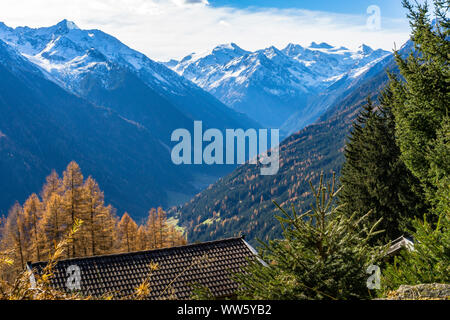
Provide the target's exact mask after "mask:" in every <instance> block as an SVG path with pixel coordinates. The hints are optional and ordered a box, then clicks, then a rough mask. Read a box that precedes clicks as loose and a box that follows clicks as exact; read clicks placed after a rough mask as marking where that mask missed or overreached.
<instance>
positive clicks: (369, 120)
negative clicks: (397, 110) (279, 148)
mask: <svg viewBox="0 0 450 320" xmlns="http://www.w3.org/2000/svg"><path fill="white" fill-rule="evenodd" d="M391 103H392V94H391V92H390V91H389V89H387V90H385V91H384V92H383V93H382V94H381V97H380V103H379V106H377V107H375V106H374V105H373V103H372V101H371V100H370V99H369V100H368V103H367V104H366V105H365V106H364V107H363V109H362V111H361V112H360V114H359V116H358V117H357V119H356V121H355V123H354V124H353V130H352V132H351V135H350V137H349V139H348V143H347V145H346V148H345V151H344V153H345V163H344V165H343V168H342V171H341V178H340V181H341V184H342V191H341V193H340V195H339V199H340V202H341V203H344V204H345V206H343V207H342V211H343V212H344V213H345V214H346V215H347V216H351V215H353V214H354V213H356V214H357V216H360V217H361V216H363V215H364V214H366V213H367V212H368V211H372V214H371V216H370V218H369V220H370V221H371V222H375V221H377V220H378V219H380V218H383V220H382V222H381V224H380V228H381V229H383V230H385V232H384V233H382V234H380V235H379V236H378V237H377V238H374V239H373V240H374V241H376V240H377V241H381V242H383V243H388V242H389V241H390V240H393V239H395V238H397V237H399V236H400V235H402V234H403V233H404V232H405V229H406V228H407V227H409V221H410V220H411V219H413V218H415V217H417V216H420V215H421V214H423V212H424V211H425V210H426V209H425V201H424V199H423V191H422V189H421V187H420V183H419V181H418V179H417V178H416V177H414V176H413V175H412V173H411V172H410V171H409V169H408V168H407V167H406V166H405V164H404V163H403V161H402V160H401V153H400V149H399V147H398V146H397V144H396V141H395V119H394V116H393V114H392V109H391V107H390V106H391Z"/></svg>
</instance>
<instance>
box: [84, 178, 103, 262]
mask: <svg viewBox="0 0 450 320" xmlns="http://www.w3.org/2000/svg"><path fill="white" fill-rule="evenodd" d="M83 191H84V197H85V200H86V213H87V214H86V216H85V217H84V219H85V221H84V223H83V226H82V229H85V230H86V231H85V234H86V236H85V238H86V239H88V243H86V245H87V246H89V248H90V250H89V253H88V254H89V255H96V254H98V253H99V252H100V249H99V248H100V246H101V245H100V242H101V241H102V240H103V239H102V233H103V232H104V229H103V226H102V224H101V223H102V222H105V220H106V219H101V218H100V217H101V216H104V215H108V214H109V210H108V209H107V208H105V205H104V204H105V202H104V195H103V192H102V191H101V190H100V187H99V186H98V184H97V182H96V181H95V180H94V179H93V178H92V177H89V178H88V179H87V180H86V182H85V184H84V186H83ZM102 220H103V221H102ZM104 246H105V245H103V247H104Z"/></svg>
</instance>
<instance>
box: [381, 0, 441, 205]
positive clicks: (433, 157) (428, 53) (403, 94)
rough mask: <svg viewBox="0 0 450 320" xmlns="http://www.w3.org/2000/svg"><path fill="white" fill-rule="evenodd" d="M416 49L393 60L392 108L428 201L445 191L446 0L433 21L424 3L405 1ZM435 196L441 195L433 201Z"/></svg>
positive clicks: (436, 6)
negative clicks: (404, 56) (397, 70)
mask: <svg viewBox="0 0 450 320" xmlns="http://www.w3.org/2000/svg"><path fill="white" fill-rule="evenodd" d="M403 5H404V6H405V7H406V8H407V9H408V11H409V14H408V18H409V20H410V25H411V28H412V35H411V39H412V41H413V42H414V48H415V52H412V53H411V54H410V55H409V56H408V57H407V58H402V56H401V55H400V53H399V52H396V53H395V59H396V62H397V65H398V67H399V69H400V74H401V78H400V77H396V76H395V75H393V74H391V75H390V78H391V90H392V92H393V95H394V99H393V102H394V105H393V112H394V114H395V118H396V135H397V137H398V144H399V146H400V150H401V153H402V159H403V161H404V162H405V164H406V166H407V167H408V168H409V169H410V170H411V172H412V173H413V174H414V175H415V176H416V177H417V178H418V179H419V180H420V181H421V183H422V184H423V186H424V188H425V190H426V192H427V197H428V200H429V201H430V203H431V205H432V206H433V207H434V208H435V209H436V210H434V212H435V213H437V212H436V211H437V210H439V208H440V207H441V204H439V201H449V200H448V197H444V198H442V197H439V196H438V193H439V194H447V195H448V194H450V127H449V125H448V123H449V109H450V108H449V103H450V98H449V97H450V86H449V82H450V63H449V59H450V41H449V37H450V31H449V25H450V21H449V17H448V10H449V2H448V1H442V0H434V11H435V12H434V13H435V16H436V18H435V19H434V21H432V20H431V18H430V9H429V6H428V4H427V3H425V4H419V3H416V5H412V4H411V3H410V2H409V1H407V0H404V1H403ZM438 199H440V200H439V201H438Z"/></svg>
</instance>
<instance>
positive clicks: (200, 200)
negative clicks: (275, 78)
mask: <svg viewBox="0 0 450 320" xmlns="http://www.w3.org/2000/svg"><path fill="white" fill-rule="evenodd" d="M404 49H405V50H407V49H408V45H406V46H405V48H404ZM386 68H388V69H394V68H395V62H394V60H393V56H388V57H385V58H384V59H383V60H382V61H379V63H378V64H376V65H373V66H371V68H369V70H367V73H366V74H367V77H366V78H364V79H363V80H361V82H359V83H355V85H354V86H353V87H352V89H351V90H347V91H346V90H344V91H343V92H342V93H341V94H340V95H338V97H337V98H336V100H335V101H332V102H330V108H329V109H328V110H327V111H326V112H325V113H324V114H323V115H322V116H321V118H320V119H319V120H318V121H317V122H316V123H314V124H312V125H309V126H307V127H305V128H304V129H302V130H301V131H299V132H297V133H295V134H293V135H291V136H290V137H288V138H287V139H285V140H284V141H283V142H282V143H281V145H280V170H279V172H278V174H276V175H274V176H261V175H260V174H259V167H258V166H256V165H249V164H246V165H243V166H241V167H239V168H237V169H236V170H235V171H234V172H232V173H231V174H230V175H228V176H226V177H224V178H222V179H220V180H219V181H218V182H217V183H215V184H214V185H211V186H210V187H209V188H208V189H206V190H204V191H203V192H201V193H200V194H198V195H197V196H196V197H195V198H194V199H192V200H191V201H190V202H188V203H186V204H184V205H183V206H180V207H177V208H173V209H172V211H171V214H172V215H173V216H174V217H175V218H176V219H178V223H179V224H180V225H181V226H183V227H184V228H185V229H186V231H187V233H188V238H189V241H204V240H208V239H215V238H221V237H228V236H233V235H237V234H240V233H241V234H245V235H246V236H247V237H248V239H250V241H252V242H253V243H255V239H257V238H258V239H263V240H267V239H273V238H276V237H279V236H280V235H281V231H282V230H281V227H280V226H279V223H278V221H277V220H276V219H275V218H274V215H275V214H277V210H276V208H275V206H274V204H273V203H272V201H276V202H277V203H278V204H280V205H281V206H283V207H285V208H287V209H289V207H290V206H291V205H292V204H293V205H295V207H296V208H297V209H300V210H303V211H305V210H308V209H309V205H310V201H311V199H312V195H311V192H310V186H309V181H310V180H312V181H313V183H316V182H317V179H318V177H319V175H320V172H321V171H323V172H324V173H325V174H326V176H327V178H330V177H331V175H332V172H336V173H339V171H340V168H341V166H342V163H343V160H344V156H343V149H344V146H345V141H346V137H347V136H348V134H349V132H350V129H351V126H352V123H353V121H354V119H355V118H356V116H357V114H358V112H359V110H360V108H361V106H362V105H363V104H364V103H365V102H366V99H367V97H368V96H369V95H370V96H372V98H373V99H377V96H378V92H379V91H380V90H381V89H382V88H384V87H385V85H386V83H387V81H388V79H387V74H386V72H385V69H386Z"/></svg>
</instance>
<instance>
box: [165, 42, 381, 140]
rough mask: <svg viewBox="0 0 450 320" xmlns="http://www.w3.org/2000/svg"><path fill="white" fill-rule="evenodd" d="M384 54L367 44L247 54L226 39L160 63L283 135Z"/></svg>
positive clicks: (324, 106) (297, 47)
mask: <svg viewBox="0 0 450 320" xmlns="http://www.w3.org/2000/svg"><path fill="white" fill-rule="evenodd" d="M387 55H389V52H387V51H384V50H381V49H378V50H373V49H372V48H370V47H369V46H367V45H361V46H360V47H359V48H358V49H357V50H355V51H352V50H349V49H347V48H345V47H333V46H331V45H328V44H326V43H320V44H317V43H315V42H313V43H312V44H311V45H310V46H309V47H306V48H305V47H302V46H301V45H298V44H289V45H288V46H286V47H285V48H284V49H282V50H279V49H277V48H276V47H274V46H271V47H269V48H266V49H262V50H257V51H254V52H251V51H247V50H244V49H242V48H240V47H239V46H238V45H236V44H235V43H231V44H224V45H220V46H217V47H215V48H214V49H213V50H211V51H207V52H204V53H200V54H195V53H193V54H190V55H188V56H186V57H184V58H183V59H181V60H180V61H176V60H170V61H169V62H166V63H164V64H165V65H166V66H168V67H169V68H171V69H172V70H174V71H176V72H177V73H178V74H180V75H182V76H183V77H185V78H186V79H189V80H191V81H192V82H194V83H195V84H197V85H198V86H200V87H201V88H203V89H205V90H206V91H208V92H210V93H211V94H212V95H214V96H215V97H216V98H218V99H219V100H220V101H222V102H223V103H224V104H226V105H228V106H230V107H232V108H233V109H234V110H237V111H239V112H242V113H244V114H246V115H248V116H249V117H250V118H252V119H255V120H256V121H258V122H259V123H261V124H262V125H264V126H266V127H271V128H280V129H281V131H282V133H284V134H285V135H288V134H290V133H293V132H295V131H298V130H300V129H302V128H303V127H304V126H306V125H307V124H310V123H312V122H313V121H315V120H316V119H317V118H318V117H319V116H320V115H321V114H322V113H323V112H324V111H325V110H326V109H327V108H328V106H329V104H330V103H331V101H332V100H333V99H335V98H336V97H337V96H339V94H341V93H342V91H344V90H346V89H349V88H351V87H353V86H354V82H355V80H356V79H358V78H360V77H361V76H362V75H363V74H365V73H366V72H367V71H368V70H369V69H370V68H371V67H372V66H373V65H375V64H377V63H378V62H379V61H381V60H383V58H385V57H386V56H387ZM325 92H326V96H327V97H328V99H327V100H324V99H323V95H324V93H325Z"/></svg>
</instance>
